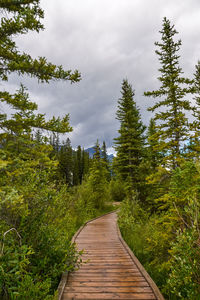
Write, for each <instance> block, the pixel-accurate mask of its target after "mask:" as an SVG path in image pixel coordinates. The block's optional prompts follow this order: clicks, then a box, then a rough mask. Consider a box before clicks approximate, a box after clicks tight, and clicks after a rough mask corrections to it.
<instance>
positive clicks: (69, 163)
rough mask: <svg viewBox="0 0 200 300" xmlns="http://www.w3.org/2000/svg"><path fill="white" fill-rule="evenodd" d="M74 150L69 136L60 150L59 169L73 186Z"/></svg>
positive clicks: (66, 180)
mask: <svg viewBox="0 0 200 300" xmlns="http://www.w3.org/2000/svg"><path fill="white" fill-rule="evenodd" d="M72 153H73V150H72V147H71V141H70V139H69V138H67V140H66V142H65V143H64V144H63V145H62V146H61V148H60V151H59V171H60V173H61V176H62V177H63V178H64V179H65V182H66V183H67V184H68V185H69V186H71V185H72V184H73V181H72V175H73V156H72Z"/></svg>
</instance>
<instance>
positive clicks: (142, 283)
mask: <svg viewBox="0 0 200 300" xmlns="http://www.w3.org/2000/svg"><path fill="white" fill-rule="evenodd" d="M116 219H117V216H116V213H111V214H107V215H105V216H103V217H101V218H97V219H95V220H93V221H91V222H88V223H87V224H86V225H85V226H84V227H83V228H82V230H81V231H79V233H78V235H77V237H76V244H77V247H78V249H79V250H82V249H85V250H84V255H83V260H84V261H86V262H87V263H85V264H83V265H82V266H81V268H80V269H79V270H78V271H75V272H73V273H70V274H69V275H68V278H67V282H66V284H65V287H64V289H63V291H62V295H61V297H60V299H62V300H67V299H143V300H144V299H145V300H149V299H159V300H164V298H163V296H162V295H161V293H160V291H159V290H158V288H157V286H156V285H155V283H154V282H153V281H152V279H151V278H150V277H149V275H148V274H147V273H146V271H145V270H144V268H143V267H142V266H141V264H140V263H139V262H138V260H137V259H136V258H135V256H134V255H133V254H132V252H131V251H130V249H129V248H128V246H127V245H126V243H125V242H124V241H123V239H122V238H121V234H120V232H119V229H118V226H117V222H116Z"/></svg>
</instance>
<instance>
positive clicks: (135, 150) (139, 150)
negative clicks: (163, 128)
mask: <svg viewBox="0 0 200 300" xmlns="http://www.w3.org/2000/svg"><path fill="white" fill-rule="evenodd" d="M121 94H122V96H121V98H120V99H119V100H118V110H117V114H116V118H117V120H119V121H120V129H119V130H118V132H119V137H118V138H115V150H116V152H117V157H116V160H115V165H116V170H117V171H118V173H119V174H120V175H121V177H122V179H123V180H128V181H130V184H131V188H134V189H136V190H138V191H139V190H140V184H141V181H142V174H141V162H142V158H143V154H144V136H143V133H144V130H145V126H144V125H143V124H142V121H141V117H140V113H139V109H138V108H137V106H136V103H135V101H134V99H133V97H134V91H133V89H132V86H131V85H130V84H129V83H128V80H123V83H122V91H121Z"/></svg>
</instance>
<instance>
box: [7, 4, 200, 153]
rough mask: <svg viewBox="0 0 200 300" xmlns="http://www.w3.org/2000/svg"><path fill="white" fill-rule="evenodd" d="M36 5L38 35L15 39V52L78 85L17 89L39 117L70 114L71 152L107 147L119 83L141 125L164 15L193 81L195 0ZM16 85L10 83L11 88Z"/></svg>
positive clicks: (198, 22)
mask: <svg viewBox="0 0 200 300" xmlns="http://www.w3.org/2000/svg"><path fill="white" fill-rule="evenodd" d="M41 6H42V8H43V9H44V11H45V19H44V24H45V31H43V32H41V33H39V34H36V33H31V34H28V35H26V36H24V37H23V38H18V45H19V47H20V48H21V49H23V50H25V51H27V52H29V53H30V54H31V55H32V56H33V57H37V56H46V57H47V58H48V60H50V61H52V62H54V63H56V64H62V65H63V66H64V68H65V69H67V70H68V69H72V70H74V69H78V70H79V71H80V72H81V74H82V80H81V82H80V83H76V84H73V85H71V84H70V83H68V82H65V83H62V82H54V83H50V84H48V85H47V84H44V85H41V84H40V85H38V83H37V80H34V79H28V78H25V79H23V82H24V83H25V85H26V86H27V87H28V89H29V91H30V94H31V99H32V100H34V101H35V102H37V103H38V105H39V111H40V112H43V113H44V112H45V113H46V114H47V116H52V115H56V116H58V115H60V116H63V115H64V114H66V113H69V114H70V122H71V125H72V126H73V133H71V134H70V138H71V141H72V145H73V147H77V145H79V144H80V145H81V146H84V147H85V148H87V147H89V146H92V145H94V143H95V141H96V139H97V138H98V139H99V141H100V142H102V141H103V140H105V141H106V144H107V147H108V148H110V147H112V143H113V138H114V137H116V136H117V129H118V127H119V124H118V121H117V120H115V112H116V107H117V100H118V98H119V97H120V89H121V82H122V80H123V78H128V80H129V82H130V83H131V84H132V86H133V88H134V89H135V101H136V102H137V105H138V107H139V108H140V112H141V115H142V119H143V121H144V123H145V124H146V125H147V124H148V121H149V119H150V117H151V113H150V112H147V111H146V108H147V107H148V106H150V105H151V104H152V101H153V100H152V99H148V98H146V97H144V96H143V93H144V91H147V90H152V89H155V88H156V87H158V86H159V83H158V81H157V79H156V78H157V77H158V71H157V70H158V68H159V64H158V59H157V57H156V54H155V52H154V51H155V46H154V42H155V41H159V40H160V34H159V30H161V27H162V19H163V17H164V16H166V17H167V18H169V19H170V20H171V22H172V23H173V24H174V25H175V28H176V29H177V31H178V32H179V35H178V37H179V38H180V39H181V40H182V48H181V51H180V54H181V59H180V64H181V66H182V68H183V71H184V72H185V75H186V76H192V74H193V73H194V66H195V64H196V63H197V60H198V59H200V1H199V0H168V1H166V0H112V1H111V0H41ZM20 80H21V81H22V79H20ZM18 82H19V79H16V76H12V77H11V80H10V81H9V85H10V88H15V87H16V85H17V84H18ZM66 137H67V135H66ZM109 150H111V149H109Z"/></svg>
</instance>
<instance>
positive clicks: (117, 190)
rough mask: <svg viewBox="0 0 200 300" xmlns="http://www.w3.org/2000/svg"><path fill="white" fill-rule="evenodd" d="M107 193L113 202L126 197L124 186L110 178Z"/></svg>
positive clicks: (116, 179) (115, 179) (120, 181)
mask: <svg viewBox="0 0 200 300" xmlns="http://www.w3.org/2000/svg"><path fill="white" fill-rule="evenodd" d="M109 193H110V197H111V199H112V200H113V201H117V202H118V201H122V200H124V198H125V197H126V190H125V184H124V183H123V181H122V180H120V179H119V178H112V179H111V181H110V183H109Z"/></svg>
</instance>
